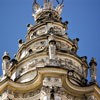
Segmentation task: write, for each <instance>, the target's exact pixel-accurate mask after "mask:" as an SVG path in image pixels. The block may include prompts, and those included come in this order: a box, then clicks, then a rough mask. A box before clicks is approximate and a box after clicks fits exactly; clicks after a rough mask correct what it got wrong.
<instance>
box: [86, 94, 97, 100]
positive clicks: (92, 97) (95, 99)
mask: <svg viewBox="0 0 100 100" xmlns="http://www.w3.org/2000/svg"><path fill="white" fill-rule="evenodd" d="M87 100H97V98H96V97H95V96H93V95H91V96H89V97H88V99H87Z"/></svg>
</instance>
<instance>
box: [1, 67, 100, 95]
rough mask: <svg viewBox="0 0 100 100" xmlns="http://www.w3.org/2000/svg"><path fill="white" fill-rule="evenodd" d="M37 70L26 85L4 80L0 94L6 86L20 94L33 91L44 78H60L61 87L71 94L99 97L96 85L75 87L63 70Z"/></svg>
mask: <svg viewBox="0 0 100 100" xmlns="http://www.w3.org/2000/svg"><path fill="white" fill-rule="evenodd" d="M37 70H38V75H37V77H36V78H35V79H33V80H32V81H29V82H27V83H16V82H13V81H12V80H10V79H5V80H4V81H2V82H0V92H2V91H3V90H5V88H6V87H8V86H9V88H11V89H12V90H14V91H20V92H25V91H29V90H32V89H33V90H34V89H35V88H37V87H38V86H41V85H42V81H43V78H44V77H45V76H53V77H60V78H61V79H62V82H63V87H64V88H65V89H66V90H69V91H71V92H72V93H77V94H79V95H82V94H85V95H87V94H89V93H92V92H93V93H95V92H96V93H97V95H98V96H99V97H100V88H99V87H98V86H97V85H96V84H94V85H91V86H86V87H79V86H76V85H74V84H72V83H71V82H70V81H69V79H68V76H67V70H65V69H62V68H59V69H58V68H50V67H45V68H38V69H37Z"/></svg>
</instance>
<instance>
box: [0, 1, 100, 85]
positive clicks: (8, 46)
mask: <svg viewBox="0 0 100 100" xmlns="http://www.w3.org/2000/svg"><path fill="white" fill-rule="evenodd" d="M38 1H40V2H41V1H42V0H38ZM32 2H33V0H0V75H1V73H2V71H1V68H2V66H1V63H2V55H3V52H4V51H7V52H9V54H10V55H11V58H13V55H14V54H16V52H17V50H18V39H23V40H25V35H26V33H27V28H26V26H27V24H29V23H31V24H34V19H33V18H32V16H31V15H32ZM62 18H63V21H66V20H67V21H69V24H68V34H69V36H70V37H71V38H72V39H73V38H76V37H78V38H80V41H79V50H78V55H79V56H84V55H86V56H87V57H88V62H89V61H90V59H91V57H95V58H96V60H97V62H98V66H97V81H98V83H99V85H100V74H99V73H100V42H99V40H100V0H64V9H63V13H62Z"/></svg>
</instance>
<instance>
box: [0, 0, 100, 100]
mask: <svg viewBox="0 0 100 100" xmlns="http://www.w3.org/2000/svg"><path fill="white" fill-rule="evenodd" d="M56 1H57V3H58V4H57V7H55V8H54V4H53V3H52V1H51V0H44V3H43V7H41V6H40V4H39V3H38V2H37V0H34V3H33V14H32V15H33V17H34V19H35V22H36V23H35V25H32V24H28V25H27V35H26V41H25V42H23V40H22V39H20V40H19V50H18V52H17V54H16V55H15V58H14V59H11V58H10V56H9V54H8V53H7V52H5V53H4V55H3V58H2V59H3V62H2V69H3V75H2V77H1V79H0V94H1V95H0V100H100V88H99V87H98V85H97V82H96V66H97V62H96V60H95V59H94V58H92V59H91V61H90V63H89V65H88V62H87V57H86V56H83V57H80V56H78V54H77V50H78V41H79V38H75V39H70V37H69V36H68V34H67V33H66V31H67V29H68V27H67V24H68V21H65V22H63V21H62V18H61V16H60V14H61V12H62V9H63V5H64V4H63V0H62V2H61V3H60V2H59V1H58V0H56ZM88 68H89V70H90V77H91V80H90V82H88V81H87V75H88Z"/></svg>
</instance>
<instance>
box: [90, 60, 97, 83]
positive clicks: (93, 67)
mask: <svg viewBox="0 0 100 100" xmlns="http://www.w3.org/2000/svg"><path fill="white" fill-rule="evenodd" d="M89 65H90V77H91V83H95V82H96V73H97V69H96V66H97V62H96V59H95V58H92V59H91V61H90V63H89Z"/></svg>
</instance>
